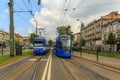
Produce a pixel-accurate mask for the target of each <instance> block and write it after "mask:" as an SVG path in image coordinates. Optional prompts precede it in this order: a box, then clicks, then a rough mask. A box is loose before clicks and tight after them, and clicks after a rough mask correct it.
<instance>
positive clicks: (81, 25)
mask: <svg viewBox="0 0 120 80" xmlns="http://www.w3.org/2000/svg"><path fill="white" fill-rule="evenodd" d="M77 21H80V26H81V27H80V32H81V33H80V55H81V56H82V27H83V25H82V20H80V19H77Z"/></svg>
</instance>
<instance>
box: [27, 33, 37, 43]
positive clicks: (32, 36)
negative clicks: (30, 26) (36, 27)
mask: <svg viewBox="0 0 120 80" xmlns="http://www.w3.org/2000/svg"><path fill="white" fill-rule="evenodd" d="M36 37H38V35H36V34H35V33H31V34H30V37H29V40H30V42H31V43H32V41H33V39H34V38H36Z"/></svg>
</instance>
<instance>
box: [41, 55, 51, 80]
mask: <svg viewBox="0 0 120 80" xmlns="http://www.w3.org/2000/svg"><path fill="white" fill-rule="evenodd" d="M49 59H50V54H49V56H48V60H47V63H46V66H45V69H44V72H43V76H42V80H45V77H46V74H47V68H48V63H49Z"/></svg>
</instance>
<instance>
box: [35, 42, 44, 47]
mask: <svg viewBox="0 0 120 80" xmlns="http://www.w3.org/2000/svg"><path fill="white" fill-rule="evenodd" d="M33 45H34V47H42V46H43V42H41V41H35V42H34V43H33Z"/></svg>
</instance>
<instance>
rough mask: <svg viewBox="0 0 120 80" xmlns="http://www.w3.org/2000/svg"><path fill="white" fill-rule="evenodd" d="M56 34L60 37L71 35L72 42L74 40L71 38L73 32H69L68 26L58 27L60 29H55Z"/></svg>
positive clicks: (69, 27)
mask: <svg viewBox="0 0 120 80" xmlns="http://www.w3.org/2000/svg"><path fill="white" fill-rule="evenodd" d="M57 32H58V33H59V34H60V35H65V34H66V35H71V37H72V40H73V38H74V36H73V32H72V31H71V26H70V25H68V26H60V27H57Z"/></svg>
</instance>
